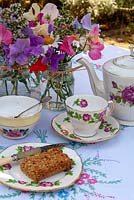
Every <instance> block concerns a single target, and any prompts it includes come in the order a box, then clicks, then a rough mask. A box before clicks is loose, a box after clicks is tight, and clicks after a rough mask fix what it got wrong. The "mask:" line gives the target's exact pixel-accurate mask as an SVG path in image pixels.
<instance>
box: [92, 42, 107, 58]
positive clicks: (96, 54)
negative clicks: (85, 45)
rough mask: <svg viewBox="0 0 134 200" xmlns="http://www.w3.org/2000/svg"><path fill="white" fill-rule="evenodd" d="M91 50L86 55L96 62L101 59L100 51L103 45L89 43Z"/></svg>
mask: <svg viewBox="0 0 134 200" xmlns="http://www.w3.org/2000/svg"><path fill="white" fill-rule="evenodd" d="M90 46H91V50H90V51H89V53H88V55H89V57H90V58H91V59H92V60H97V59H100V58H101V51H102V50H103V49H104V45H103V44H101V43H99V42H98V43H93V42H90Z"/></svg>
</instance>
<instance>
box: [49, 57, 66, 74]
mask: <svg viewBox="0 0 134 200" xmlns="http://www.w3.org/2000/svg"><path fill="white" fill-rule="evenodd" d="M63 59H64V54H55V55H53V56H52V58H51V70H52V71H54V72H56V71H58V64H59V61H60V60H63Z"/></svg>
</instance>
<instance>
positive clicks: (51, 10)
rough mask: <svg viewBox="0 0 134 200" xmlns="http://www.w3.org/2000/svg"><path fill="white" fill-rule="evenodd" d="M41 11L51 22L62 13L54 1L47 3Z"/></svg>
mask: <svg viewBox="0 0 134 200" xmlns="http://www.w3.org/2000/svg"><path fill="white" fill-rule="evenodd" d="M41 13H43V14H44V18H45V19H47V20H48V21H49V22H50V21H53V20H54V19H56V18H57V17H58V16H59V15H60V14H59V10H58V9H57V6H56V5H55V4H53V3H47V4H46V5H45V6H44V8H43V9H42V10H41Z"/></svg>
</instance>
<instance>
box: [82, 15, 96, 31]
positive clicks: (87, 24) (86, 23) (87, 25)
mask: <svg viewBox="0 0 134 200" xmlns="http://www.w3.org/2000/svg"><path fill="white" fill-rule="evenodd" d="M81 24H82V28H83V29H85V30H91V29H92V28H93V27H94V26H98V25H97V24H93V25H92V23H91V13H88V14H86V15H84V16H83V18H82V19H81Z"/></svg>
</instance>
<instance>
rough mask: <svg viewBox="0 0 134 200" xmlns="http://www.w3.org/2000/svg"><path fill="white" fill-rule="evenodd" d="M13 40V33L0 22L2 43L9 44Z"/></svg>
mask: <svg viewBox="0 0 134 200" xmlns="http://www.w3.org/2000/svg"><path fill="white" fill-rule="evenodd" d="M11 42H12V33H11V31H9V30H8V29H7V28H6V27H5V26H4V25H3V24H0V44H1V43H3V44H6V45H9V44H11Z"/></svg>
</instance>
